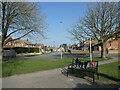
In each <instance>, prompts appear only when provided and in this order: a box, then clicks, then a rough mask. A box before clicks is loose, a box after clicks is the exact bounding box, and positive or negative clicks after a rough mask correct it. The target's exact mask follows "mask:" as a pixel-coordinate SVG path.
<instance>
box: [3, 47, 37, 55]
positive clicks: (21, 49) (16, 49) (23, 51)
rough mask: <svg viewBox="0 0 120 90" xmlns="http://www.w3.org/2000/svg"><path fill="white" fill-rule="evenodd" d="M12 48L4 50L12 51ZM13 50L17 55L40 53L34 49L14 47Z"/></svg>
mask: <svg viewBox="0 0 120 90" xmlns="http://www.w3.org/2000/svg"><path fill="white" fill-rule="evenodd" d="M10 49H11V48H4V50H10ZM12 49H13V50H15V51H16V53H17V54H19V53H34V52H35V53H39V48H33V47H13V48H12Z"/></svg>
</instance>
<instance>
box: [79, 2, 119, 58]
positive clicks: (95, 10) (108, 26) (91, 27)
mask: <svg viewBox="0 0 120 90" xmlns="http://www.w3.org/2000/svg"><path fill="white" fill-rule="evenodd" d="M80 22H81V24H82V25H83V26H84V30H86V32H90V34H91V36H94V37H95V39H96V40H97V41H98V43H99V45H100V46H101V57H102V58H105V57H106V44H107V41H108V40H109V39H113V38H114V39H115V38H119V36H118V35H119V34H120V30H119V26H118V3H113V2H101V3H97V4H95V5H94V7H89V8H88V11H87V14H86V16H85V17H83V18H82V20H81V21H80Z"/></svg>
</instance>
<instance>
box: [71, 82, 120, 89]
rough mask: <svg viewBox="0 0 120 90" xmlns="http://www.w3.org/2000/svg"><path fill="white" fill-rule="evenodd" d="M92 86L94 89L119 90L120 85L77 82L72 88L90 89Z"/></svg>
mask: <svg viewBox="0 0 120 90" xmlns="http://www.w3.org/2000/svg"><path fill="white" fill-rule="evenodd" d="M90 88H92V90H102V89H105V90H106V89H107V90H118V88H119V86H116V85H115V84H84V83H83V84H82V83H78V84H76V87H75V88H73V89H72V90H81V89H82V90H89V89H90Z"/></svg>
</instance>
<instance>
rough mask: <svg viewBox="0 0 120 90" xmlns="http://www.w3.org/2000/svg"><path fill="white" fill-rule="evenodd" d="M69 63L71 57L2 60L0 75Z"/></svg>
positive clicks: (28, 71)
mask: <svg viewBox="0 0 120 90" xmlns="http://www.w3.org/2000/svg"><path fill="white" fill-rule="evenodd" d="M70 63H71V59H62V60H61V59H55V60H16V61H4V62H3V63H2V76H3V77H6V76H11V75H14V74H24V73H31V72H35V71H42V70H49V69H54V68H60V67H65V66H67V65H68V64H70Z"/></svg>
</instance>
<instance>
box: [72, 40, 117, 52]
mask: <svg viewBox="0 0 120 90" xmlns="http://www.w3.org/2000/svg"><path fill="white" fill-rule="evenodd" d="M118 44H119V42H118V40H115V39H114V40H113V39H109V40H108V41H107V44H106V48H107V49H108V50H112V49H114V50H118V48H119V46H118ZM91 45H92V50H93V51H101V47H100V45H99V43H98V42H97V41H96V40H91ZM89 47H90V40H86V41H84V42H83V43H81V44H80V45H78V44H73V45H71V46H70V48H71V49H73V50H82V51H88V50H89Z"/></svg>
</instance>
